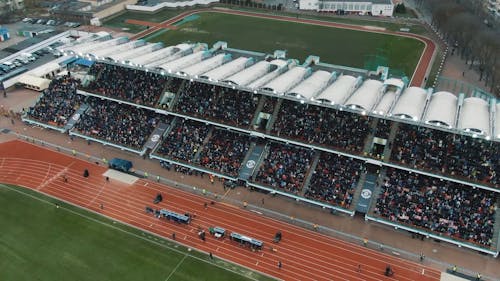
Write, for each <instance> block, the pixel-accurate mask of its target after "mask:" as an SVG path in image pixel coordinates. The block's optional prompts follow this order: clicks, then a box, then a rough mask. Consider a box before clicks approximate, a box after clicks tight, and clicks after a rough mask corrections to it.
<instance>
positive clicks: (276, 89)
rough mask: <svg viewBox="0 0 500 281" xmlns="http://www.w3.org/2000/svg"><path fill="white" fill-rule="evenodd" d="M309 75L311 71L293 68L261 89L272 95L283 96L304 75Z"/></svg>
mask: <svg viewBox="0 0 500 281" xmlns="http://www.w3.org/2000/svg"><path fill="white" fill-rule="evenodd" d="M309 73H311V69H310V68H307V67H303V66H295V67H292V68H291V69H289V70H288V71H286V72H285V73H283V74H281V75H280V76H278V77H276V78H274V79H273V80H271V82H269V83H267V84H265V85H264V86H263V87H261V89H262V90H264V91H269V92H272V93H274V94H285V93H286V92H287V91H288V90H289V89H290V88H292V87H293V86H295V85H297V83H299V82H300V81H301V80H302V79H303V78H304V77H305V76H306V75H308V74H309Z"/></svg>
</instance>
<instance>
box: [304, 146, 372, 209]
mask: <svg viewBox="0 0 500 281" xmlns="http://www.w3.org/2000/svg"><path fill="white" fill-rule="evenodd" d="M363 170H364V166H363V164H362V163H361V161H358V160H355V159H352V158H347V157H343V156H339V155H336V154H332V153H326V152H323V153H322V154H321V157H320V159H319V161H318V165H317V166H316V169H315V170H314V172H313V174H312V177H311V181H310V183H309V189H308V190H307V191H306V193H305V196H306V197H308V198H310V199H313V200H317V201H324V202H326V203H329V204H331V205H337V206H340V207H343V208H346V209H349V208H350V206H351V203H352V199H353V196H354V192H355V191H356V186H357V184H358V181H359V177H360V175H361V173H362V172H363Z"/></svg>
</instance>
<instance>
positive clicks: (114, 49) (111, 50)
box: [89, 40, 146, 59]
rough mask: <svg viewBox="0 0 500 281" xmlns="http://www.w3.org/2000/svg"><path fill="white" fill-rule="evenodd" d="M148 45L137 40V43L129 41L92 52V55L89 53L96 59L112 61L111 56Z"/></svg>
mask: <svg viewBox="0 0 500 281" xmlns="http://www.w3.org/2000/svg"><path fill="white" fill-rule="evenodd" d="M145 44H146V41H144V40H137V41H129V42H126V43H123V44H118V45H113V46H109V47H106V48H101V49H98V50H95V51H92V53H89V55H90V56H93V57H95V58H101V57H102V58H106V59H112V58H111V57H109V55H112V54H117V53H118V54H119V53H122V52H127V51H130V50H134V49H135V48H137V47H141V46H144V45H145Z"/></svg>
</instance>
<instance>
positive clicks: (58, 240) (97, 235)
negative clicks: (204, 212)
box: [0, 184, 273, 281]
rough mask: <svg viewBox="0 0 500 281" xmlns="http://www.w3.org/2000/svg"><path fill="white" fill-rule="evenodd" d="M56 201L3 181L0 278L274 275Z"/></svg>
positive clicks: (221, 279) (221, 280)
mask: <svg viewBox="0 0 500 281" xmlns="http://www.w3.org/2000/svg"><path fill="white" fill-rule="evenodd" d="M55 202H57V200H55V199H53V198H50V197H46V196H43V195H41V194H38V193H36V192H34V191H32V190H28V189H24V188H20V187H14V186H10V185H3V184H0V206H1V211H0V257H1V258H0V280H15V281H23V280H26V281H28V280H30V281H31V280H41V281H42V280H47V281H54V280H79V281H84V280H92V281H96V280H106V281H114V280H120V281H126V280H130V281H137V280H148V281H156V280H158V281H165V280H175V281H183V280H186V281H191V280H192V281H199V280H207V281H208V280H217V281H225V280H227V281H233V280H234V281H239V280H241V281H244V280H245V281H246V280H265V281H267V280H273V279H271V278H269V277H266V276H263V275H261V274H258V273H256V272H253V271H250V270H248V269H246V268H242V267H239V266H236V265H234V264H230V263H228V262H225V261H223V260H219V259H215V260H214V261H210V260H209V258H208V257H207V255H206V254H205V253H200V252H196V251H187V249H186V248H185V247H184V246H181V245H178V244H175V243H173V242H171V241H168V240H164V239H161V238H158V237H156V236H153V235H151V234H148V233H144V232H142V231H140V230H138V229H135V228H132V227H129V226H126V225H122V224H120V223H116V222H115V223H113V221H111V220H109V219H107V218H104V217H101V216H99V215H97V214H94V213H91V212H88V211H85V210H82V209H80V208H77V207H74V206H71V205H68V204H65V203H62V202H58V204H59V205H60V208H56V206H55V204H54V203H55Z"/></svg>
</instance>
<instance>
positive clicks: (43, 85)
mask: <svg viewBox="0 0 500 281" xmlns="http://www.w3.org/2000/svg"><path fill="white" fill-rule="evenodd" d="M17 82H18V83H21V84H23V85H24V86H25V87H26V88H28V89H31V90H35V91H39V92H41V91H43V90H45V89H47V88H48V87H49V85H50V80H49V79H45V78H40V77H36V76H33V75H30V74H24V75H22V76H21V77H19V80H18V81H17Z"/></svg>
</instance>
